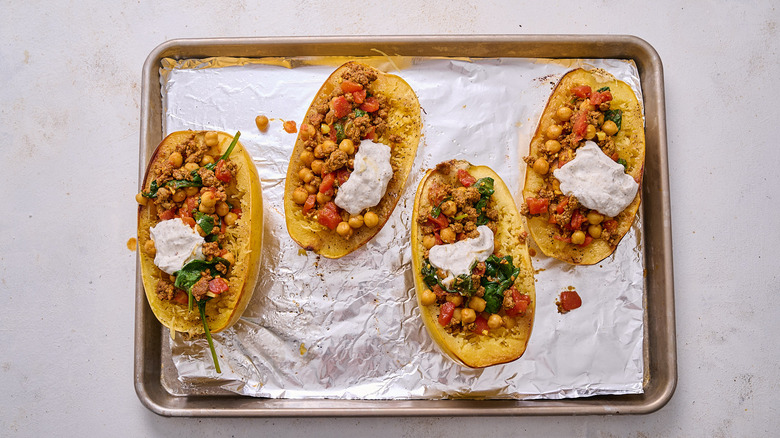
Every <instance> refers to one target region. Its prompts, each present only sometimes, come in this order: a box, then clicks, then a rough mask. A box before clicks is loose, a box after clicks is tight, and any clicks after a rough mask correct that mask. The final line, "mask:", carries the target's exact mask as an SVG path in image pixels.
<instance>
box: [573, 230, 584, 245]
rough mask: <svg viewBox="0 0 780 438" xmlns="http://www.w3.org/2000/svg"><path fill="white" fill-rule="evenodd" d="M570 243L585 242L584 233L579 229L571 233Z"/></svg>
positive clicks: (578, 243)
mask: <svg viewBox="0 0 780 438" xmlns="http://www.w3.org/2000/svg"><path fill="white" fill-rule="evenodd" d="M571 243H573V244H575V245H582V244H583V243H585V233H583V232H582V231H580V230H577V231H575V232H573V233H571Z"/></svg>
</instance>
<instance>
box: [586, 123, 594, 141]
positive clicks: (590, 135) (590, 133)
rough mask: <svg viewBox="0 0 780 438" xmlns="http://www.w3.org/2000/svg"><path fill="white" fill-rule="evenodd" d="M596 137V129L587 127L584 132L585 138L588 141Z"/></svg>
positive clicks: (591, 126)
mask: <svg viewBox="0 0 780 438" xmlns="http://www.w3.org/2000/svg"><path fill="white" fill-rule="evenodd" d="M595 136H596V127H595V126H593V125H588V127H587V129H586V130H585V138H586V139H588V140H593V137H595Z"/></svg>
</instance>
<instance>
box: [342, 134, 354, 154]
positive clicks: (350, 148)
mask: <svg viewBox="0 0 780 438" xmlns="http://www.w3.org/2000/svg"><path fill="white" fill-rule="evenodd" d="M339 149H340V150H341V151H342V152H344V153H345V154H347V155H352V154H354V153H355V142H353V141H352V140H350V139H348V138H345V139H344V140H341V143H339Z"/></svg>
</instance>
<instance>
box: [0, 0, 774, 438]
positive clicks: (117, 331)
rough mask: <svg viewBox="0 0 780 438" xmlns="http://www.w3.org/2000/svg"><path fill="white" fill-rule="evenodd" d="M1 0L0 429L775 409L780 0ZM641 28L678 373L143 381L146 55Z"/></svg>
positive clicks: (341, 425) (91, 431)
mask: <svg viewBox="0 0 780 438" xmlns="http://www.w3.org/2000/svg"><path fill="white" fill-rule="evenodd" d="M529 3H530V4H529V5H525V6H518V5H516V4H515V2H511V1H495V2H478V1H454V2H453V1H449V2H444V1H435V2H425V4H424V5H419V6H412V7H409V6H405V2H403V1H394V0H388V1H381V2H380V1H374V0H366V1H363V2H343V3H341V4H332V5H326V4H324V2H322V3H315V2H306V1H300V0H298V1H292V2H289V3H288V4H287V5H285V6H281V5H279V4H277V3H276V2H261V4H260V5H259V6H254V5H249V4H246V3H244V2H241V3H232V2H231V3H229V4H228V3H225V4H218V3H214V2H192V1H184V0H174V1H171V2H130V1H121V2H114V3H113V4H112V5H110V6H108V5H107V4H104V3H103V2H97V1H94V0H87V1H84V2H72V3H67V4H54V3H51V4H49V3H44V2H40V3H39V2H4V6H3V7H2V8H0V9H2V14H1V16H0V41H2V43H0V105H2V106H1V107H0V134H2V138H3V140H4V141H3V146H2V150H4V151H6V152H7V153H8V155H7V156H6V158H7V163H8V166H7V170H6V171H5V172H4V174H3V177H2V182H3V190H1V191H0V205H3V206H4V208H3V218H2V220H0V224H2V225H0V297H2V299H3V300H4V301H5V302H6V305H5V308H4V311H3V312H2V316H1V317H0V333H2V335H3V336H2V339H3V340H4V342H3V343H2V347H1V351H2V354H0V388H2V391H0V393H2V395H1V396H0V436H42V435H45V434H49V435H51V434H53V435H55V436H60V435H66V436H71V435H77V434H81V435H84V434H88V435H90V436H91V435H97V436H114V435H120V436H124V435H126V436H158V435H166V436H172V435H175V436H184V435H192V433H196V434H198V435H204V436H216V435H217V434H220V435H231V436H245V435H249V436H265V435H273V436H306V435H310V434H313V435H315V436H320V435H326V436H336V435H338V436H344V435H346V436H353V435H358V434H360V435H365V434H368V433H370V434H374V435H387V436H449V435H450V434H455V435H458V434H463V435H475V434H480V433H484V431H490V432H491V433H492V434H493V435H508V434H509V433H511V434H513V435H539V434H544V435H545V436H568V435H572V436H632V437H642V436H735V435H737V436H751V435H759V436H761V435H764V436H766V435H769V434H770V431H772V430H776V429H778V428H779V427H780V417H778V415H777V408H776V406H774V405H773V403H774V402H775V401H776V396H775V394H776V391H778V390H780V388H779V387H778V380H780V372H779V371H778V370H779V368H778V363H780V352H779V350H778V348H777V347H776V345H777V344H776V343H775V342H776V339H777V337H778V335H780V322H778V321H779V320H778V318H777V317H776V316H775V312H774V311H775V309H776V308H777V306H776V305H775V302H774V299H775V296H774V295H775V294H776V293H777V291H778V290H780V276H778V273H777V272H778V267H779V266H780V263H778V262H780V257H778V255H777V248H778V247H780V232H778V230H777V225H778V224H780V221H778V219H777V217H778V214H780V207H778V205H777V204H776V203H775V202H776V200H775V199H774V198H775V197H776V195H774V191H773V190H770V188H777V187H779V186H780V172H778V171H777V163H780V144H779V143H780V142H779V141H778V137H779V136H778V134H777V132H776V131H777V128H776V125H777V124H778V123H777V121H776V120H775V119H777V117H778V116H777V109H776V107H777V102H778V101H780V91H779V90H780V87H777V86H776V85H774V84H773V83H771V82H770V80H773V79H775V77H776V76H777V72H778V71H779V70H780V53H778V51H779V50H780V29H778V21H780V12H779V11H778V10H777V7H776V6H775V5H774V4H773V2H771V1H766V0H765V1H760V2H754V3H753V4H751V5H750V6H747V5H743V4H741V2H724V3H722V4H721V3H717V2H708V1H700V0H697V1H692V2H684V3H680V2H673V1H662V2H647V4H645V2H637V1H625V2H594V4H593V5H584V4H581V3H576V4H573V5H571V6H565V5H561V4H558V3H553V4H544V3H541V2H539V3H537V2H529ZM408 4H409V5H411V4H413V2H409V3H408ZM353 34H366V35H418V34H446V35H454V34H465V35H470V34H518V35H526V34H630V35H636V36H638V37H640V38H642V39H644V40H646V41H647V42H648V43H650V44H651V45H652V46H653V47H654V48H655V49H656V50H657V51H658V53H659V55H660V57H661V59H662V61H663V66H664V79H665V85H666V111H667V127H666V128H667V134H668V154H669V171H670V183H671V205H672V229H673V242H674V274H675V282H674V285H675V305H676V316H677V354H678V360H677V364H678V373H679V380H678V385H677V390H676V392H675V394H674V396H673V397H672V399H671V401H670V402H669V403H668V404H667V405H666V406H664V407H663V408H662V409H661V410H659V411H658V412H655V413H653V414H649V415H641V416H611V417H604V416H589V417H488V418H436V417H433V418H405V419H394V418H387V419H382V418H336V419H330V418H271V419H252V418H241V419H220V418H202V419H197V420H193V419H181V418H164V417H160V416H157V415H156V414H154V413H152V412H150V411H149V410H147V409H146V408H145V407H144V406H143V405H142V404H141V403H140V402H139V400H138V398H137V397H136V394H135V391H134V388H133V374H132V372H133V336H134V334H133V322H134V318H135V314H134V293H135V275H136V274H135V261H136V253H135V252H134V251H130V250H129V249H128V248H127V242H128V240H129V239H130V238H132V237H134V235H135V208H136V207H135V203H134V200H133V197H134V195H135V193H136V190H137V187H138V141H139V116H140V99H141V68H142V65H143V62H144V60H145V59H146V56H147V55H148V54H149V53H150V52H151V51H152V50H153V49H154V48H155V47H156V46H157V45H159V44H161V43H163V42H165V41H167V40H169V39H173V38H196V37H197V38H206V37H220V36H227V37H236V36H296V35H311V36H319V35H353Z"/></svg>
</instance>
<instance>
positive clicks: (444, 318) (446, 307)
mask: <svg viewBox="0 0 780 438" xmlns="http://www.w3.org/2000/svg"><path fill="white" fill-rule="evenodd" d="M453 313H455V304H453V303H451V302H449V301H447V302H445V303H444V304H442V305H441V307H440V308H439V324H441V325H442V326H443V327H446V326H447V324H449V323H450V321H452V314H453ZM485 324H486V325H487V321H485Z"/></svg>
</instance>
